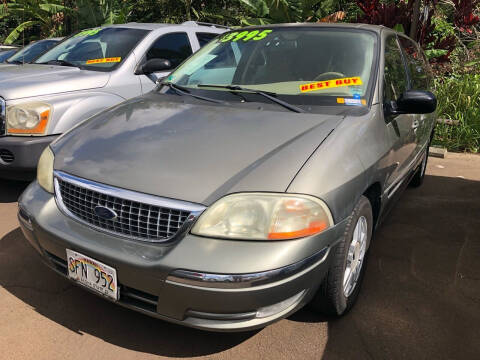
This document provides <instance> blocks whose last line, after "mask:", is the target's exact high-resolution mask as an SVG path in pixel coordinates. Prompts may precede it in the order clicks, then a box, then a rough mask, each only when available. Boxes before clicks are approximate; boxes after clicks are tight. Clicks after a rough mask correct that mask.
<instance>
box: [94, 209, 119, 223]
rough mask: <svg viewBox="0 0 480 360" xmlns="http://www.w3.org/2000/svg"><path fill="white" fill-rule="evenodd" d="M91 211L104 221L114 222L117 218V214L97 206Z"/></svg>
mask: <svg viewBox="0 0 480 360" xmlns="http://www.w3.org/2000/svg"><path fill="white" fill-rule="evenodd" d="M93 211H94V212H95V214H96V215H97V216H98V217H100V218H102V219H104V220H112V221H114V220H115V219H116V218H117V213H116V212H115V211H113V210H112V209H109V208H107V207H105V206H97V207H96V208H95V209H94V210H93Z"/></svg>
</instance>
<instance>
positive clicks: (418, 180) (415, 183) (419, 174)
mask: <svg viewBox="0 0 480 360" xmlns="http://www.w3.org/2000/svg"><path fill="white" fill-rule="evenodd" d="M429 150H430V142H429V143H428V145H427V148H426V149H425V153H424V154H423V156H422V162H421V164H420V166H419V167H418V168H417V170H415V175H413V177H412V180H410V184H408V186H410V187H414V188H416V187H419V186H421V185H422V184H423V180H424V179H425V172H426V170H427V162H428V153H429Z"/></svg>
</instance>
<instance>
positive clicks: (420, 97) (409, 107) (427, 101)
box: [385, 90, 437, 116]
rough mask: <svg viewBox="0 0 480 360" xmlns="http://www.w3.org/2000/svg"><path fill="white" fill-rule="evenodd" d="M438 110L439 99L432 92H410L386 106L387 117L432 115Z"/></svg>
mask: <svg viewBox="0 0 480 360" xmlns="http://www.w3.org/2000/svg"><path fill="white" fill-rule="evenodd" d="M436 108H437V98H436V97H435V95H433V94H432V93H431V92H430V91H421V90H408V91H406V92H404V93H403V94H402V95H400V98H399V99H398V100H397V101H396V102H392V104H388V105H387V106H386V109H385V110H386V115H387V116H390V115H400V114H430V113H432V112H434V111H435V109H436Z"/></svg>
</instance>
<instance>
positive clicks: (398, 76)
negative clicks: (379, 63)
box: [383, 36, 408, 103]
mask: <svg viewBox="0 0 480 360" xmlns="http://www.w3.org/2000/svg"><path fill="white" fill-rule="evenodd" d="M407 86H408V81H407V74H406V71H405V64H404V62H403V55H402V52H401V50H400V48H399V46H398V42H397V38H396V37H395V36H392V37H390V38H388V39H387V42H386V44H385V70H384V86H383V102H384V103H390V102H391V101H396V100H397V99H398V98H399V97H400V95H401V94H402V93H403V92H405V91H406V90H407Z"/></svg>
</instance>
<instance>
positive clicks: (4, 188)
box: [0, 179, 30, 203]
mask: <svg viewBox="0 0 480 360" xmlns="http://www.w3.org/2000/svg"><path fill="white" fill-rule="evenodd" d="M28 184H30V183H29V182H24V181H13V180H4V179H0V203H11V202H16V201H17V200H18V198H19V196H20V195H21V194H22V192H23V190H25V189H26V187H27V186H28Z"/></svg>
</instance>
